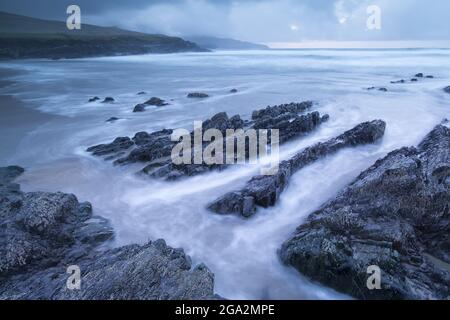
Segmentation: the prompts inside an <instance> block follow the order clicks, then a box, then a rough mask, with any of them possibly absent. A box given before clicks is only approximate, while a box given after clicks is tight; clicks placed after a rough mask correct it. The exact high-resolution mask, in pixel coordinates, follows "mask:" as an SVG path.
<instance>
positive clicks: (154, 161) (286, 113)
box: [87, 101, 329, 180]
mask: <svg viewBox="0 0 450 320" xmlns="http://www.w3.org/2000/svg"><path fill="white" fill-rule="evenodd" d="M311 106H312V102H310V101H307V102H302V103H291V104H285V105H280V106H273V107H267V108H266V109H261V110H257V111H255V112H253V116H252V118H253V121H251V122H250V121H244V120H242V119H241V117H240V116H239V115H235V116H233V117H231V118H230V117H228V115H227V114H226V113H225V112H220V113H218V114H216V115H214V116H213V117H211V118H210V119H207V120H205V121H204V122H203V125H202V129H203V133H204V132H205V131H206V130H208V129H218V130H219V131H220V132H221V133H222V135H223V136H224V137H225V136H226V130H227V129H234V130H236V129H244V128H253V129H255V130H258V129H279V139H280V143H283V142H286V141H288V140H291V139H293V138H295V137H300V136H302V135H304V134H307V133H308V132H311V131H312V130H314V129H315V128H317V127H318V126H319V125H320V124H321V123H323V122H325V121H327V120H328V118H329V116H328V115H323V116H321V115H320V114H319V113H318V112H311V113H308V114H301V113H303V112H305V111H306V110H308V109H309V108H311ZM172 132H173V130H171V129H164V130H160V131H157V132H153V133H147V132H139V133H137V134H136V135H135V136H134V137H133V138H132V139H130V138H129V137H119V138H117V139H115V140H114V141H113V142H112V143H109V144H101V145H98V146H94V147H90V148H88V149H87V151H88V152H91V153H92V154H93V155H96V156H106V158H105V159H107V160H115V161H114V164H116V165H125V164H130V163H146V166H145V167H144V168H143V169H142V171H141V173H143V174H146V175H148V176H151V177H154V178H158V179H166V180H175V179H179V178H182V177H187V176H194V175H199V174H202V173H205V172H208V171H211V170H222V169H224V168H226V167H227V166H228V165H227V164H225V163H226V161H225V159H224V161H223V163H224V164H214V165H212V164H206V163H202V164H193V163H194V161H192V162H191V163H192V164H181V165H176V164H174V163H172V159H171V157H170V156H171V153H172V149H173V147H174V146H175V144H176V142H174V141H171V135H172ZM193 136H194V132H191V137H193ZM269 142H270V137H269ZM207 145H208V144H207V143H205V144H204V145H203V148H205V147H206V146H207ZM246 147H247V149H248V146H246ZM246 151H247V153H248V150H246ZM192 157H193V155H192Z"/></svg>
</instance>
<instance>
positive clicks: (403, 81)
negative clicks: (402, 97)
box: [391, 79, 406, 84]
mask: <svg viewBox="0 0 450 320" xmlns="http://www.w3.org/2000/svg"><path fill="white" fill-rule="evenodd" d="M405 82H406V81H405V80H404V79H401V80H396V81H391V83H392V84H397V83H405Z"/></svg>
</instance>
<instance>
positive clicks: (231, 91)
mask: <svg viewBox="0 0 450 320" xmlns="http://www.w3.org/2000/svg"><path fill="white" fill-rule="evenodd" d="M237 92H238V90H237V89H231V90H230V93H237Z"/></svg>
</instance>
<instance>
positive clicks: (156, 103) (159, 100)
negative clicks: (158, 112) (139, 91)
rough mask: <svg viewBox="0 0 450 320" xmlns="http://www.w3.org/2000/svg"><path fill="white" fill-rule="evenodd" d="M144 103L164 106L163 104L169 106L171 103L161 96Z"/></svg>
mask: <svg viewBox="0 0 450 320" xmlns="http://www.w3.org/2000/svg"><path fill="white" fill-rule="evenodd" d="M144 105H147V106H157V107H163V106H167V105H169V104H168V103H167V102H166V101H164V100H162V99H160V98H157V97H152V98H150V99H149V100H147V101H146V102H144Z"/></svg>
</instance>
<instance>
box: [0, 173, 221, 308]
mask: <svg viewBox="0 0 450 320" xmlns="http://www.w3.org/2000/svg"><path fill="white" fill-rule="evenodd" d="M23 171H24V170H23V169H22V168H20V167H15V166H14V167H6V168H0V299H213V298H215V296H214V293H213V289H214V275H213V274H212V273H211V272H210V271H209V270H208V268H207V267H206V266H204V265H202V264H201V265H199V266H196V267H192V265H191V260H190V258H189V256H186V255H185V254H184V251H183V250H182V249H173V248H171V247H169V246H167V245H166V244H165V242H164V241H163V240H157V241H154V242H149V243H147V244H146V245H143V246H140V245H129V246H125V247H120V248H116V249H110V250H106V249H105V248H104V247H105V245H107V244H108V242H107V241H108V240H110V239H111V238H112V237H113V231H112V229H111V227H110V226H109V223H108V222H107V221H106V220H105V219H103V218H101V217H98V216H93V215H92V208H91V205H90V204H89V203H79V202H78V200H77V198H76V197H75V196H74V195H71V194H65V193H61V192H57V193H48V192H28V193H24V192H22V191H21V190H20V186H19V185H18V184H15V183H13V180H14V179H15V178H16V177H17V176H19V175H20V174H21V173H22V172H23ZM72 265H76V266H78V267H79V268H80V271H81V288H80V290H77V289H75V290H70V289H68V287H67V285H66V283H67V280H68V278H69V276H70V274H68V273H67V267H68V266H72Z"/></svg>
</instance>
